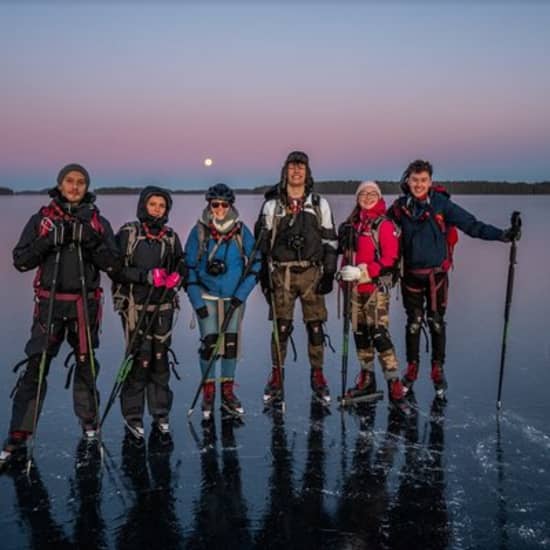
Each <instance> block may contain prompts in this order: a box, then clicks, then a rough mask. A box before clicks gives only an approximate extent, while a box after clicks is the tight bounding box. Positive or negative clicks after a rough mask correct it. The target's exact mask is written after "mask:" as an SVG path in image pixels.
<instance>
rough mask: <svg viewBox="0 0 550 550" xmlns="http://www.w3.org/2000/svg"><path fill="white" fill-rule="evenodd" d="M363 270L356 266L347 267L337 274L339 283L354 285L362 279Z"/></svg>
mask: <svg viewBox="0 0 550 550" xmlns="http://www.w3.org/2000/svg"><path fill="white" fill-rule="evenodd" d="M361 273H362V272H361V269H359V268H358V267H357V266H355V265H345V266H344V267H343V268H342V269H341V270H340V271H338V273H336V280H337V281H344V282H345V283H353V282H355V281H358V280H359V279H360V278H361Z"/></svg>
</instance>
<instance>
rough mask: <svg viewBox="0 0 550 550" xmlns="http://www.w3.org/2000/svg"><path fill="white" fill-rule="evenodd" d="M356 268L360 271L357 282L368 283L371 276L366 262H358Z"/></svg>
mask: <svg viewBox="0 0 550 550" xmlns="http://www.w3.org/2000/svg"><path fill="white" fill-rule="evenodd" d="M357 268H358V269H359V271H360V273H361V274H360V276H359V283H361V284H364V283H370V282H371V281H372V279H371V276H370V275H369V270H368V268H367V264H359V265H358V266H357Z"/></svg>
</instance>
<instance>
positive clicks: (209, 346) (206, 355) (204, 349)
mask: <svg viewBox="0 0 550 550" xmlns="http://www.w3.org/2000/svg"><path fill="white" fill-rule="evenodd" d="M217 340H218V335H217V334H207V335H206V336H205V337H204V338H203V339H202V340H201V342H202V345H201V347H200V349H199V355H200V358H201V359H204V360H205V361H209V360H210V358H211V357H212V353H213V352H214V348H215V347H216V341H217Z"/></svg>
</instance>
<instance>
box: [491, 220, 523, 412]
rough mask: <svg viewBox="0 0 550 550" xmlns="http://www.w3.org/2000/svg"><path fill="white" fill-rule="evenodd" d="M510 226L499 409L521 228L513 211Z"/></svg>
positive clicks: (499, 382) (499, 380) (498, 406)
mask: <svg viewBox="0 0 550 550" xmlns="http://www.w3.org/2000/svg"><path fill="white" fill-rule="evenodd" d="M510 223H511V226H512V229H513V230H514V233H513V235H514V237H513V239H512V244H511V246H510V259H509V262H508V281H507V284H506V300H505V303H504V329H503V331H502V346H501V350H500V373H499V376H498V394H497V409H498V410H500V408H501V406H502V403H501V400H500V398H501V394H502V378H503V375H504V360H505V358H506V339H507V336H508V321H509V319H510V307H511V305H512V295H513V291H514V274H515V265H516V263H517V261H516V255H517V242H516V241H517V234H518V232H519V231H520V229H521V217H520V213H519V212H517V211H515V212H513V213H512V218H511V222H510Z"/></svg>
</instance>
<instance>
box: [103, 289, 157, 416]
mask: <svg viewBox="0 0 550 550" xmlns="http://www.w3.org/2000/svg"><path fill="white" fill-rule="evenodd" d="M154 289H155V287H154V286H153V285H151V286H150V288H149V292H148V293H147V296H146V297H145V301H144V303H143V309H142V310H141V313H140V314H139V317H138V320H137V323H136V326H135V328H134V331H133V334H132V337H131V338H130V340H129V342H128V345H127V346H126V353H125V354H124V359H123V360H122V363H121V364H120V367H119V369H118V371H117V375H116V378H115V383H114V385H113V389H112V390H111V394H110V395H109V399H108V400H107V405H106V406H105V411H103V416H102V417H101V422H100V423H99V425H100V426H103V422H105V418H106V417H107V415H108V414H109V411H110V410H111V407H112V406H113V404H114V402H115V400H116V398H117V396H118V393H119V392H120V389H121V387H122V384H123V383H124V381H125V380H126V378H127V377H128V374H129V373H130V370H131V368H132V363H133V361H134V355H135V353H134V347H135V343H136V341H137V338H138V335H139V331H140V329H141V325H143V321H144V320H145V316H146V315H147V308H148V307H149V303H150V302H151V297H152V296H153V291H154Z"/></svg>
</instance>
